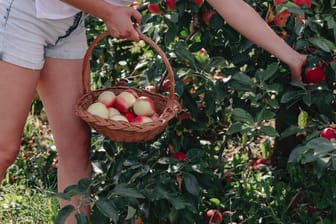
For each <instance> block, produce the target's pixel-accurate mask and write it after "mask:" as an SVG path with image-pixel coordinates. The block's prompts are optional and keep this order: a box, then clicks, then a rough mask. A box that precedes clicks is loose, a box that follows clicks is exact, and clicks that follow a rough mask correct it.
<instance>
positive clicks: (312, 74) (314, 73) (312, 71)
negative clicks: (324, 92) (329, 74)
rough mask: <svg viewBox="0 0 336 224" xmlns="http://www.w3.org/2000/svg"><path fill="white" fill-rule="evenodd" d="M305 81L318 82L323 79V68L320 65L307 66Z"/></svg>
mask: <svg viewBox="0 0 336 224" xmlns="http://www.w3.org/2000/svg"><path fill="white" fill-rule="evenodd" d="M305 77H306V79H307V81H309V82H311V83H319V82H322V81H323V80H325V73H324V70H323V69H322V68H320V67H313V68H308V69H306V71H305Z"/></svg>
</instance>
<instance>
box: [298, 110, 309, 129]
mask: <svg viewBox="0 0 336 224" xmlns="http://www.w3.org/2000/svg"><path fill="white" fill-rule="evenodd" d="M297 123H298V127H299V128H305V127H307V124H308V113H307V112H306V111H304V110H302V109H300V113H299V115H298V122H297Z"/></svg>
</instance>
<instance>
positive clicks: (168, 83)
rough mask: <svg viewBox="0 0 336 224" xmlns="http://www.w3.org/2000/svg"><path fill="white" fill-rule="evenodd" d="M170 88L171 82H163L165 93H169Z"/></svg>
mask: <svg viewBox="0 0 336 224" xmlns="http://www.w3.org/2000/svg"><path fill="white" fill-rule="evenodd" d="M169 88H170V81H169V80H167V79H165V80H164V81H163V82H162V86H161V90H162V91H164V92H167V91H168V90H169Z"/></svg>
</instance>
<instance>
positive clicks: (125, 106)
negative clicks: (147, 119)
mask: <svg viewBox="0 0 336 224" xmlns="http://www.w3.org/2000/svg"><path fill="white" fill-rule="evenodd" d="M136 99H137V95H136V92H135V91H134V90H132V89H127V90H124V91H123V92H121V93H120V94H118V95H117V96H116V98H115V100H114V103H113V107H115V108H117V109H118V110H119V111H120V112H122V113H125V112H127V111H128V110H129V109H130V108H131V107H132V106H133V104H134V103H135V101H136Z"/></svg>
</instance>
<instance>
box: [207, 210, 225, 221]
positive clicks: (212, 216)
mask: <svg viewBox="0 0 336 224" xmlns="http://www.w3.org/2000/svg"><path fill="white" fill-rule="evenodd" d="M205 219H206V220H207V222H211V223H221V222H222V221H223V215H222V213H221V212H220V211H218V210H217V209H210V210H208V211H207V212H206V213H205Z"/></svg>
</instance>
